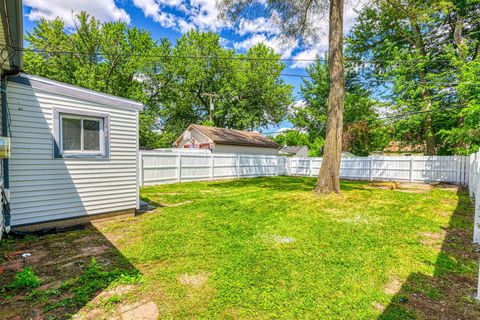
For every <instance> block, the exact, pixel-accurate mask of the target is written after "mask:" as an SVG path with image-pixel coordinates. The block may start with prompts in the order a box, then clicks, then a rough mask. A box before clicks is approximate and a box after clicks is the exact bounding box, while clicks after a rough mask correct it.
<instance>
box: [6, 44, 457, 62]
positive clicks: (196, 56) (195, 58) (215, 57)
mask: <svg viewBox="0 0 480 320" xmlns="http://www.w3.org/2000/svg"><path fill="white" fill-rule="evenodd" d="M12 48H13V49H15V50H17V51H23V52H25V51H28V52H34V53H45V54H64V55H67V54H68V55H90V56H126V57H144V58H165V59H194V60H246V61H286V62H315V61H317V60H318V61H324V62H325V61H327V59H326V58H320V57H318V58H316V59H302V58H258V57H245V56H238V55H235V56H230V57H219V56H200V55H192V56H190V55H188V56H179V55H159V54H143V53H131V52H115V53H113V52H112V53H109V52H82V51H57V50H45V49H35V48H22V47H12ZM344 61H351V62H357V63H372V62H391V61H392V60H391V59H379V58H377V59H355V58H348V57H344ZM425 62H447V63H448V62H451V61H450V60H443V59H433V60H429V59H410V60H407V61H398V62H397V63H402V64H404V63H425Z"/></svg>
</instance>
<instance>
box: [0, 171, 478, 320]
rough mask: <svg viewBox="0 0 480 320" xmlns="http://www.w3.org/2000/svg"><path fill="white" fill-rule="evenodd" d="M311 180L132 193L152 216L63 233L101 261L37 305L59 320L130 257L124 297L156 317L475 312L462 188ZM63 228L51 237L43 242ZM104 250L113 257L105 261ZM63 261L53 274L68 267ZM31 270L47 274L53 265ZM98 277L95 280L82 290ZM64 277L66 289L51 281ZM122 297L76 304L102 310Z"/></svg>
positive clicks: (450, 315)
mask: <svg viewBox="0 0 480 320" xmlns="http://www.w3.org/2000/svg"><path fill="white" fill-rule="evenodd" d="M314 184H315V179H314V178H300V177H271V178H252V179H241V180H231V181H219V182H194V183H181V184H173V185H163V186H154V187H146V188H143V189H142V190H141V196H142V198H143V199H144V200H147V201H149V202H151V203H152V204H156V205H157V206H158V208H157V209H156V210H155V211H154V212H151V213H146V214H143V215H141V216H137V217H129V218H123V219H119V220H113V221H107V222H102V223H99V224H96V228H95V229H94V231H92V232H95V234H89V233H88V231H75V232H73V233H70V238H69V240H68V242H69V243H79V245H77V247H79V249H78V250H80V253H81V254H78V252H76V253H72V255H73V257H75V258H76V257H78V256H82V254H85V252H84V251H81V247H80V246H81V245H82V243H90V245H91V242H92V241H93V240H91V239H95V240H94V241H95V243H96V246H97V248H103V247H108V245H107V246H105V244H104V243H105V242H107V243H109V244H111V245H113V246H112V247H111V248H112V249H109V250H110V251H108V250H107V252H109V254H110V258H109V259H106V258H102V256H98V257H97V260H98V267H96V268H97V269H98V271H95V272H92V271H91V269H92V267H91V266H90V267H88V266H89V262H88V261H86V262H85V263H84V264H82V263H77V264H76V265H77V266H78V267H77V268H78V269H72V270H76V271H74V272H73V273H71V275H69V277H78V278H73V280H72V279H71V280H65V282H64V283H63V284H62V285H61V286H60V289H59V290H60V291H58V292H59V293H56V294H57V295H58V297H57V301H59V302H56V303H57V305H59V306H61V307H62V306H66V307H65V308H66V309H65V311H61V310H63V309H58V307H57V306H50V305H48V304H47V305H43V308H44V309H45V310H46V309H48V310H56V311H55V312H56V314H55V315H56V316H59V314H60V316H59V318H62V316H61V312H65V313H66V312H67V311H66V310H68V312H69V313H72V312H76V311H78V308H77V309H74V308H72V307H71V306H70V309H68V307H69V305H68V303H70V302H69V301H74V302H76V303H77V304H76V306H77V307H80V306H81V305H82V304H84V303H85V302H84V301H87V300H88V299H93V296H92V295H91V292H95V290H100V289H102V290H103V289H106V286H107V285H108V283H105V281H106V280H108V281H111V280H110V279H118V276H115V275H119V274H120V273H119V272H118V271H114V272H113V271H111V270H110V269H112V268H113V267H112V266H114V265H117V266H118V265H126V264H128V265H129V266H130V267H128V268H129V269H134V270H135V272H136V273H135V272H134V273H132V272H130V273H129V274H139V275H140V277H141V280H140V281H134V282H135V284H134V286H135V290H133V291H130V292H129V294H128V297H127V298H125V299H127V300H128V301H130V302H131V301H142V300H145V299H147V300H148V301H153V302H154V303H155V304H156V306H157V307H158V312H159V316H160V318H166V319H173V318H175V319H181V318H195V319H246V318H249V319H267V318H268V319H300V318H301V319H413V318H418V319H439V318H443V319H478V318H480V305H479V303H478V302H475V301H474V300H473V299H472V295H473V294H474V292H475V285H476V275H477V267H478V265H477V257H478V255H477V254H476V253H475V251H474V250H473V246H472V244H471V238H472V229H473V223H472V219H473V208H472V205H471V201H470V199H469V198H468V195H467V193H465V192H464V191H457V190H456V189H452V188H441V187H436V188H432V189H431V190H425V189H424V188H420V189H416V188H413V189H412V190H409V189H407V190H403V189H398V190H397V189H394V190H390V189H380V188H378V187H376V186H374V185H372V184H369V183H366V182H349V181H343V182H342V190H343V192H342V196H328V197H320V196H317V195H315V194H314V193H313V192H312V189H313V186H314ZM77 233H78V237H80V236H81V237H83V238H82V239H83V240H82V239H80V240H81V241H80V240H75V237H77V235H76V234H77ZM62 237H63V238H64V237H65V236H64V235H55V236H53V238H52V239H54V241H53V240H52V241H50V243H51V246H52V248H53V245H58V242H59V241H61V240H60V239H62ZM85 239H90V240H85ZM38 241H39V242H38V243H39V244H38V245H37V246H40V244H41V246H42V247H43V248H45V247H48V245H45V244H44V243H43V242H42V241H43V240H38ZM82 241H83V242H82ZM102 241H103V242H102ZM70 247H71V246H70ZM97 250H99V249H97ZM112 250H113V251H112ZM59 251H62V250H59V249H55V250H53V249H52V252H59ZM90 251H91V250H90ZM49 255H50V254H48V255H47V256H48V257H50V256H49ZM114 256H115V257H117V258H115V259H117V260H119V261H120V262H122V264H118V263H116V264H115V263H112V259H113V258H112V257H114ZM62 259H63V260H65V258H62ZM88 259H90V258H88ZM68 261H71V260H68ZM63 264H65V261H62V262H59V263H58V266H59V267H58V268H59V269H58V270H66V268H67V267H64V266H63ZM88 268H90V269H88ZM97 269H96V270H97ZM33 270H35V271H36V272H37V273H38V275H39V276H40V278H43V279H45V277H44V276H43V275H42V272H43V273H44V274H45V273H47V274H48V272H49V270H50V272H51V267H49V268H44V269H42V267H41V266H34V267H33ZM42 270H43V271H42ZM82 270H83V271H82ZM85 270H90V271H88V274H87V275H88V277H86V276H85ZM101 270H105V271H101ZM82 272H83V274H84V276H81V275H82ZM106 272H109V273H106ZM112 272H113V273H112ZM97 274H99V275H101V277H102V278H100V280H102V281H98V280H97V282H98V283H100V284H101V286H100V285H99V286H94V285H92V283H94V282H93V281H95V279H96V277H97ZM114 276H115V277H116V278H115V277H114ZM82 277H83V278H82ZM122 277H123V276H122ZM135 277H137V276H135ZM52 278H53V277H52ZM84 278H85V279H89V280H88V281H83V280H82V279H84ZM137 278H138V277H137ZM137 278H135V279H137ZM57 279H58V278H57ZM82 281H83V282H82ZM112 281H113V280H112ZM87 282H88V284H89V285H90V287H88V289H89V290H85V288H83V286H85V285H87ZM65 283H66V284H67V285H70V288H71V289H68V290H63V289H61V288H62V286H63V287H65ZM112 283H113V284H110V287H112V286H113V285H116V283H118V280H114V281H113V282H112ZM42 284H43V285H45V281H43V282H42ZM75 286H76V287H75ZM67 287H68V286H67ZM37 290H40V289H37ZM50 290H52V289H50ZM62 290H63V291H62ZM78 292H80V293H82V294H83V295H81V296H80V295H79V294H78ZM85 292H86V293H85ZM36 294H37V295H39V294H41V293H38V292H37V293H36ZM87 294H88V295H87ZM97 294H98V291H97ZM62 295H63V296H67V297H68V298H67V299H70V300H68V301H67V300H66V299H65V298H62V297H63V296H62ZM50 297H51V296H50ZM79 297H80V298H82V299H79ZM49 299H52V298H49ZM61 299H64V300H61ZM122 299H124V298H122V296H113V297H112V296H109V298H108V301H107V302H108V303H106V304H104V306H103V307H102V306H98V305H95V306H93V307H92V304H91V303H89V304H86V306H87V307H88V305H90V309H92V308H97V309H99V308H100V309H101V308H104V309H106V311H105V312H109V311H108V310H110V311H111V310H113V309H114V308H115V307H116V306H117V305H118V304H119V303H123V302H122ZM110 300H111V301H110ZM63 301H67V302H66V303H63ZM79 301H80V302H79ZM112 301H113V302H112ZM48 303H50V302H48ZM13 306H14V305H12V307H13ZM55 308H57V309H55ZM112 308H113V309H112ZM118 308H119V307H118ZM0 309H1V304H0ZM11 309H12V310H15V309H14V308H11ZM17 309H18V308H17ZM75 310H76V311H75ZM97 311H98V310H97ZM51 312H54V311H51ZM32 314H33V313H32ZM105 314H107V313H105ZM47 315H48V314H47ZM0 318H1V317H0ZM93 318H95V319H101V318H102V316H101V313H95V316H94V317H93ZM93 318H92V319H93ZM105 318H108V317H107V316H105ZM80 319H90V318H88V317H85V318H80Z"/></svg>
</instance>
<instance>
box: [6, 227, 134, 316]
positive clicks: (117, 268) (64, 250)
mask: <svg viewBox="0 0 480 320" xmlns="http://www.w3.org/2000/svg"><path fill="white" fill-rule="evenodd" d="M30 238H31V239H30ZM28 239H29V240H28ZM27 240H28V241H26V240H25V239H2V246H0V273H1V275H0V319H15V318H19V319H50V318H51V319H66V318H67V315H69V314H76V313H77V312H78V311H79V310H81V309H82V308H83V307H85V304H87V303H89V302H91V300H93V299H94V298H95V296H97V300H95V303H96V302H97V301H99V299H102V300H108V299H109V298H110V297H113V296H114V295H121V294H126V292H125V291H126V290H130V287H129V286H127V287H124V286H120V287H117V288H114V289H111V290H112V291H110V290H107V291H106V292H105V293H102V290H103V289H105V288H107V287H109V285H110V284H112V283H113V282H114V281H115V280H116V279H118V277H119V276H120V275H129V274H131V273H130V271H129V270H132V272H135V271H133V270H134V267H133V266H132V265H130V264H129V263H128V262H127V261H126V260H125V259H124V258H123V256H122V255H121V254H120V253H119V252H118V251H116V250H115V247H114V246H113V245H112V244H111V243H110V241H109V240H108V239H106V238H105V237H104V236H103V235H102V234H101V233H100V232H99V231H98V230H97V229H95V228H93V227H92V228H87V229H85V230H75V231H69V232H62V233H57V234H48V235H42V236H38V237H29V238H27ZM25 253H28V254H27V255H26V254H25ZM93 261H96V265H97V267H95V268H97V269H95V268H94V269H91V268H92V263H93ZM27 267H30V268H32V270H33V272H34V274H35V276H36V277H38V278H39V279H40V280H41V283H40V286H39V287H38V288H15V287H9V285H10V284H11V283H12V281H13V280H14V279H15V276H16V273H17V272H19V271H21V270H22V269H24V268H27ZM88 268H90V273H88V272H87V269H88ZM127 288H128V289H127ZM95 314H97V313H95ZM97 315H98V314H97ZM85 319H102V317H99V316H96V315H92V317H90V318H88V317H87V318H85ZM106 319H111V318H109V317H106Z"/></svg>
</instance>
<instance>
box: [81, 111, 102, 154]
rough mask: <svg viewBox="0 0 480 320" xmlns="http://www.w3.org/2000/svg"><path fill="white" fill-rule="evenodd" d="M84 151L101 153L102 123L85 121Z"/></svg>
mask: <svg viewBox="0 0 480 320" xmlns="http://www.w3.org/2000/svg"><path fill="white" fill-rule="evenodd" d="M83 150H89V151H100V121H99V120H91V119H83Z"/></svg>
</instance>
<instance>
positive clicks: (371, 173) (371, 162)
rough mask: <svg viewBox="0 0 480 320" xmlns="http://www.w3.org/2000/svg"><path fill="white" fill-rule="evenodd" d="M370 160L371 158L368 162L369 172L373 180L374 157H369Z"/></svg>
mask: <svg viewBox="0 0 480 320" xmlns="http://www.w3.org/2000/svg"><path fill="white" fill-rule="evenodd" d="M368 160H369V161H368V162H369V169H370V171H369V173H368V179H369V180H370V181H372V180H373V158H372V157H368Z"/></svg>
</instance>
